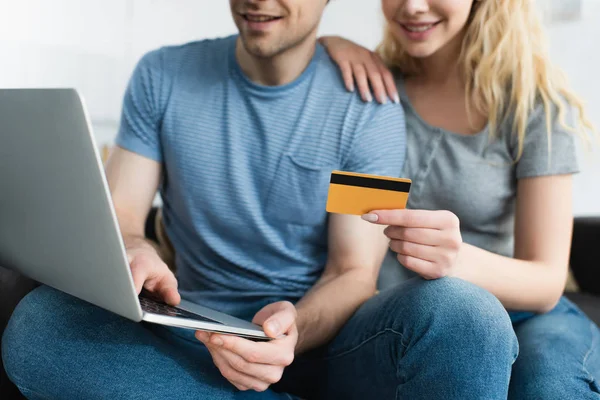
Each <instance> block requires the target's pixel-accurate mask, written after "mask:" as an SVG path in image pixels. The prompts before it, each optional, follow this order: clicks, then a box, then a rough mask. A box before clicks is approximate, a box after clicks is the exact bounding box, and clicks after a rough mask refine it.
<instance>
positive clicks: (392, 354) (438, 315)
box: [2, 278, 599, 400]
mask: <svg viewBox="0 0 600 400" xmlns="http://www.w3.org/2000/svg"><path fill="white" fill-rule="evenodd" d="M565 307H567V306H565ZM565 314H566V315H568V316H569V317H570V319H569V321H568V325H569V326H573V325H575V324H576V323H577V324H587V325H586V326H587V331H586V334H585V335H584V334H583V333H581V334H580V335H575V336H574V337H575V339H572V338H571V337H569V339H568V340H574V342H572V343H567V342H566V341H565V342H561V340H562V337H563V335H562V333H563V331H564V330H565V329H564V324H562V323H561V324H558V325H557V322H556V321H550V322H548V323H546V324H544V323H543V321H544V318H545V317H546V316H540V317H533V318H529V319H526V320H523V321H522V322H521V323H520V324H519V326H517V327H516V328H515V329H516V331H517V334H519V332H521V333H522V334H523V335H524V338H529V340H525V343H526V346H530V348H531V350H530V351H528V349H527V347H526V349H525V353H524V354H525V355H526V358H525V359H524V362H523V363H524V365H523V366H522V367H520V369H519V362H520V360H519V361H517V363H516V364H515V368H516V369H517V372H519V371H520V372H519V373H520V374H522V377H523V378H522V379H521V378H518V379H516V378H515V377H514V376H513V379H512V382H513V384H514V387H516V388H517V390H523V391H524V392H523V393H529V392H527V390H537V389H539V388H540V387H541V388H542V390H544V387H543V386H544V385H545V383H546V381H545V380H544V379H551V380H553V381H552V383H551V384H552V385H555V386H556V385H559V382H560V384H566V389H565V388H564V387H563V388H556V387H553V389H554V390H558V392H555V391H553V392H552V395H557V393H564V392H560V390H563V391H564V390H569V394H572V393H585V396H587V398H592V397H591V396H592V391H593V390H595V389H597V387H595V386H594V387H593V388H592V379H593V378H592V376H594V375H593V374H594V373H595V371H597V367H596V369H595V370H592V369H591V366H592V365H597V364H598V357H599V354H598V350H597V346H596V344H597V342H598V332H597V329H595V328H594V330H590V329H591V325H589V321H588V320H587V319H585V318H584V317H583V316H582V315H581V314H579V313H578V312H577V310H576V309H574V308H572V307H571V306H570V305H568V311H566V312H565ZM551 315H552V313H551V314H549V315H548V318H552V317H551ZM561 315H562V314H560V313H557V314H556V316H557V317H556V319H560V317H561ZM535 321H542V325H543V331H544V333H545V332H546V331H547V330H549V331H551V332H555V334H554V336H555V337H556V340H554V341H553V342H552V346H546V345H545V341H542V342H541V343H540V341H539V340H537V338H536V336H538V335H539V334H540V333H541V332H542V328H541V327H540V326H539V324H538V325H535ZM531 323H533V324H534V325H531ZM528 324H529V325H528ZM528 326H530V327H529V328H528ZM561 327H562V328H561ZM586 335H587V336H586ZM550 336H552V335H551V334H550ZM559 345H560V346H559ZM536 346H537V347H538V348H539V346H542V348H543V349H544V350H545V351H546V350H547V351H548V352H550V353H551V354H553V355H554V356H553V357H550V356H548V357H546V358H544V359H543V360H540V358H539V357H541V356H540V354H539V351H538V350H536ZM579 347H581V348H582V349H583V350H582V353H583V355H586V354H587V356H585V357H584V356H583V355H582V357H581V358H580V359H579V358H577V361H578V362H577V363H575V362H573V363H572V364H568V363H565V362H564V360H565V359H566V358H568V355H569V354H571V353H575V351H574V349H578V348H579ZM561 350H562V351H561ZM517 352H518V345H517V340H516V337H515V331H514V330H513V326H512V324H511V321H510V319H509V316H508V314H507V312H506V311H505V310H504V308H503V307H502V306H501V304H500V303H499V302H498V300H497V299H496V298H495V297H493V296H492V295H491V294H490V293H488V292H487V291H485V290H483V289H480V288H478V287H476V286H474V285H472V284H469V283H467V282H464V281H462V280H459V279H454V278H444V279H440V280H436V281H423V280H421V279H411V280H409V281H407V282H405V283H403V284H401V285H399V286H398V287H396V288H393V289H389V290H386V291H384V292H382V293H381V294H379V295H377V296H375V297H374V298H372V299H371V300H369V301H368V302H366V303H365V304H364V305H363V306H362V307H361V308H360V309H359V310H358V311H357V312H356V313H355V315H354V316H353V317H352V318H351V319H350V320H349V321H348V322H347V324H346V325H345V326H344V327H343V328H342V330H341V331H340V332H339V333H338V335H337V336H336V338H335V339H334V340H333V341H332V342H331V343H329V344H328V345H326V346H323V347H322V348H319V349H316V350H313V351H311V352H309V353H306V354H304V355H302V356H299V357H297V359H296V361H295V362H294V363H293V364H292V365H291V366H290V367H289V368H288V369H287V370H286V372H285V374H284V377H283V379H282V381H281V382H280V383H279V384H277V385H275V386H274V387H273V388H272V389H271V390H269V391H267V392H264V393H257V392H239V391H237V390H236V389H235V388H234V387H233V386H231V385H230V384H229V383H228V382H227V381H226V380H225V379H224V378H222V377H221V375H220V373H219V371H218V370H217V369H216V368H215V367H214V366H213V363H212V360H211V358H210V355H209V354H208V352H207V350H206V349H205V348H204V347H203V345H202V344H201V343H200V342H198V341H196V340H195V339H194V337H193V331H187V330H180V329H174V328H166V327H162V326H158V325H152V324H146V323H134V322H131V321H128V320H125V319H123V318H121V317H119V316H117V315H115V314H112V313H110V312H107V311H104V310H102V309H99V308H97V307H95V306H92V305H89V304H88V303H85V302H82V301H80V300H78V299H76V298H73V297H71V296H68V295H66V294H63V293H61V292H58V291H56V290H53V289H50V288H48V287H41V288H38V289H37V290H35V291H34V292H32V293H30V294H29V295H28V296H27V297H26V298H25V299H23V301H22V302H21V303H20V304H19V306H18V307H17V309H16V310H15V312H14V314H13V317H12V318H11V320H10V322H9V325H8V327H7V328H6V331H5V334H4V338H3V340H2V356H3V360H4V364H5V367H6V370H7V373H8V375H9V377H10V378H11V380H12V381H13V382H15V384H17V386H19V388H20V390H21V391H22V392H23V393H24V394H25V395H26V396H27V397H29V398H31V399H48V398H64V399H78V398H80V399H84V398H85V399H121V398H122V399H164V398H177V399H204V398H207V399H261V400H262V399H289V398H291V396H290V394H291V395H294V396H300V397H303V398H310V399H312V398H317V399H319V398H328V399H389V398H398V399H419V398H424V399H463V400H467V399H503V398H506V397H507V394H508V387H509V381H510V379H511V368H512V366H513V363H514V361H515V358H516V356H517ZM577 357H579V353H577ZM574 361H575V360H574ZM548 362H549V364H548ZM537 363H539V364H537ZM556 365H557V366H558V367H560V368H561V374H554V371H555V370H556V369H557V368H555V367H554V366H556ZM585 368H587V371H588V372H589V374H588V375H585V374H584V371H585ZM532 369H535V370H536V373H531V371H532ZM538 371H539V372H538ZM563 376H566V378H563ZM538 378H543V379H542V380H540V379H538ZM576 378H578V379H579V381H576ZM555 379H556V380H557V381H554V380H555ZM531 382H535V383H533V384H532V383H531ZM584 383H585V384H586V385H587V386H586V387H585V388H584ZM511 390H512V388H511ZM287 393H289V394H287ZM536 393H537V392H536ZM544 393H545V392H544ZM519 395H520V394H519V393H517V394H516V396H519ZM523 396H525V394H523ZM585 396H581V397H578V398H586V397H585ZM568 397H569V396H560V397H556V398H563V399H564V398H568ZM515 398H518V397H515ZM529 398H548V397H545V396H543V395H542V396H539V395H537V394H536V395H535V396H533V397H529ZM550 398H554V397H550Z"/></svg>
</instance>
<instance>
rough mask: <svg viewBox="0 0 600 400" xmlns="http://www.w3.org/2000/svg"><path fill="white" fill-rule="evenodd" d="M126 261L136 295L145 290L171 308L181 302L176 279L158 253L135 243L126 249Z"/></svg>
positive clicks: (145, 245) (143, 244)
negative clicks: (127, 261)
mask: <svg viewBox="0 0 600 400" xmlns="http://www.w3.org/2000/svg"><path fill="white" fill-rule="evenodd" d="M127 259H128V260H129V266H130V268H131V275H132V276H133V283H134V284H135V290H136V292H137V294H140V293H141V291H142V288H145V289H146V290H147V291H149V292H150V293H152V294H155V295H156V296H157V297H158V298H159V299H161V300H163V301H164V302H165V303H167V304H170V305H172V306H176V305H178V304H179V302H180V301H181V296H180V295H179V292H178V291H177V279H175V275H173V272H171V270H170V269H169V267H168V266H167V264H165V263H164V262H163V260H161V258H160V257H159V256H158V253H157V252H156V250H154V248H152V246H150V245H149V244H147V243H143V242H141V241H140V243H137V244H135V245H133V246H131V247H128V248H127Z"/></svg>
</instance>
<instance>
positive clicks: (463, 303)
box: [397, 278, 518, 357]
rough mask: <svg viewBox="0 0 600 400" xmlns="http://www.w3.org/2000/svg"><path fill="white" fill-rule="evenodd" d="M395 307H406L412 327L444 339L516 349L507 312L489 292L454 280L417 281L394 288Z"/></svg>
mask: <svg viewBox="0 0 600 400" xmlns="http://www.w3.org/2000/svg"><path fill="white" fill-rule="evenodd" d="M397 290H398V292H397V296H398V302H399V307H409V308H410V313H409V314H410V315H411V316H412V320H413V322H412V323H413V324H417V325H419V324H420V325H422V326H423V327H424V329H426V330H428V331H429V333H431V331H434V332H438V333H439V337H440V338H441V339H444V340H446V339H447V340H462V341H464V340H468V341H469V342H471V343H473V344H474V345H478V346H486V347H487V346H492V347H501V346H502V347H504V348H506V349H508V351H509V352H514V357H516V353H517V350H518V345H517V340H516V336H515V333H514V331H513V328H512V324H511V321H510V318H509V316H508V313H507V312H506V310H505V308H504V307H503V306H502V304H501V303H500V301H498V299H497V298H496V297H495V296H493V295H492V294H491V293H490V292H488V291H487V290H485V289H482V288H480V287H478V286H476V285H474V284H471V283H469V282H466V281H464V280H461V279H457V278H442V279H437V280H432V281H426V280H423V279H420V278H417V279H413V280H411V281H410V282H407V284H406V285H401V286H399V287H398V288H397Z"/></svg>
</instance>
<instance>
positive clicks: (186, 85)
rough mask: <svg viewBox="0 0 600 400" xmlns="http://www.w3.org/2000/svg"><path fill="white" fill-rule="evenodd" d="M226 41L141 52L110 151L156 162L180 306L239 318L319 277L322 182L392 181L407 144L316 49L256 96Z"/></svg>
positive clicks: (387, 113) (392, 116) (399, 123)
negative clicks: (358, 176)
mask: <svg viewBox="0 0 600 400" xmlns="http://www.w3.org/2000/svg"><path fill="white" fill-rule="evenodd" d="M236 39H237V36H232V37H228V38H224V39H216V40H204V41H199V42H194V43H189V44H186V45H183V46H177V47H165V48H162V49H159V50H156V51H153V52H150V53H148V54H147V55H145V56H144V57H143V59H142V60H141V61H140V63H139V64H138V66H137V67H136V69H135V72H134V74H133V77H132V79H131V81H130V83H129V87H128V89H127V92H126V94H125V99H124V105H123V115H122V119H121V127H120V130H119V134H118V137H117V144H118V145H119V146H120V147H122V148H125V149H127V150H130V151H132V152H135V153H138V154H140V155H142V156H145V157H147V158H150V159H153V160H156V161H158V162H160V163H161V164H162V165H163V180H162V183H161V188H160V193H161V196H162V200H163V204H164V205H163V207H164V208H163V211H164V222H165V229H166V232H167V234H168V236H169V238H170V239H171V241H172V244H173V247H174V249H175V253H176V259H175V262H176V268H177V279H178V281H179V289H180V292H181V295H182V297H183V298H185V299H187V300H190V301H193V302H196V303H200V304H202V305H205V306H208V307H212V308H215V309H219V310H221V311H225V312H229V313H231V314H234V315H242V316H249V315H251V314H252V313H253V312H255V311H257V308H258V307H259V306H260V305H261V304H260V302H264V303H266V302H269V301H274V300H280V299H287V300H290V301H297V300H298V299H299V298H300V297H302V296H303V295H304V294H305V293H306V291H307V290H308V289H310V287H311V286H312V285H313V284H314V283H315V282H316V281H317V279H318V278H319V277H320V275H321V274H322V272H323V269H324V266H325V263H326V260H327V242H328V240H327V225H328V224H327V213H326V211H325V204H326V201H327V190H328V183H329V177H330V173H331V171H332V170H334V169H340V170H347V171H356V172H364V173H372V174H383V175H392V176H399V175H400V171H401V170H402V167H403V164H404V158H405V147H406V139H405V126H404V124H405V123H404V115H403V111H402V107H401V106H400V105H396V104H388V105H384V106H381V105H375V104H364V103H363V102H362V101H361V100H360V98H359V97H358V95H356V94H353V93H348V92H347V91H346V90H345V89H344V86H343V84H342V80H341V76H340V73H339V71H338V68H337V66H336V65H335V64H334V63H333V62H332V61H331V59H330V58H329V57H328V55H327V54H326V52H325V50H324V49H323V48H322V47H321V46H320V45H317V48H316V52H315V54H314V57H313V59H312V61H311V62H310V65H309V66H308V67H307V68H306V70H305V71H304V72H303V73H302V75H301V76H300V77H298V78H297V79H296V80H295V81H294V82H292V83H290V84H287V85H284V86H277V87H268V86H261V85H257V84H255V83H253V82H251V81H250V80H249V79H248V78H247V77H246V76H245V75H244V73H243V72H242V70H241V69H240V67H239V65H238V63H237V60H236V57H235V45H236Z"/></svg>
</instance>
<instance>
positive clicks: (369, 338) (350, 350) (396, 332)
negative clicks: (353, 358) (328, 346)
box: [323, 328, 408, 361]
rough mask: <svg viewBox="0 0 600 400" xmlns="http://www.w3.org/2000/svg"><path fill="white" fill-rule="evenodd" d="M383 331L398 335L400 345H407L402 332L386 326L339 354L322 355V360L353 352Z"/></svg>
mask: <svg viewBox="0 0 600 400" xmlns="http://www.w3.org/2000/svg"><path fill="white" fill-rule="evenodd" d="M385 333H393V334H395V335H398V336H400V344H401V345H402V347H404V348H405V349H406V348H407V347H408V346H407V345H405V344H404V335H403V334H402V333H400V332H398V331H396V330H394V329H391V328H387V329H384V330H382V331H379V332H377V333H375V334H374V335H371V336H369V337H368V338H366V339H364V340H363V341H362V342H360V343H359V344H357V345H356V346H354V347H352V348H351V349H348V350H345V351H343V352H341V353H339V354H335V355H331V356H327V357H324V358H323V360H324V361H329V360H334V359H336V358H340V357H343V356H346V355H348V354H350V353H353V352H355V351H356V350H358V349H360V348H361V347H362V346H363V345H365V344H366V343H367V342H370V341H371V340H373V339H375V338H377V337H379V336H381V335H383V334H385Z"/></svg>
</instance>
